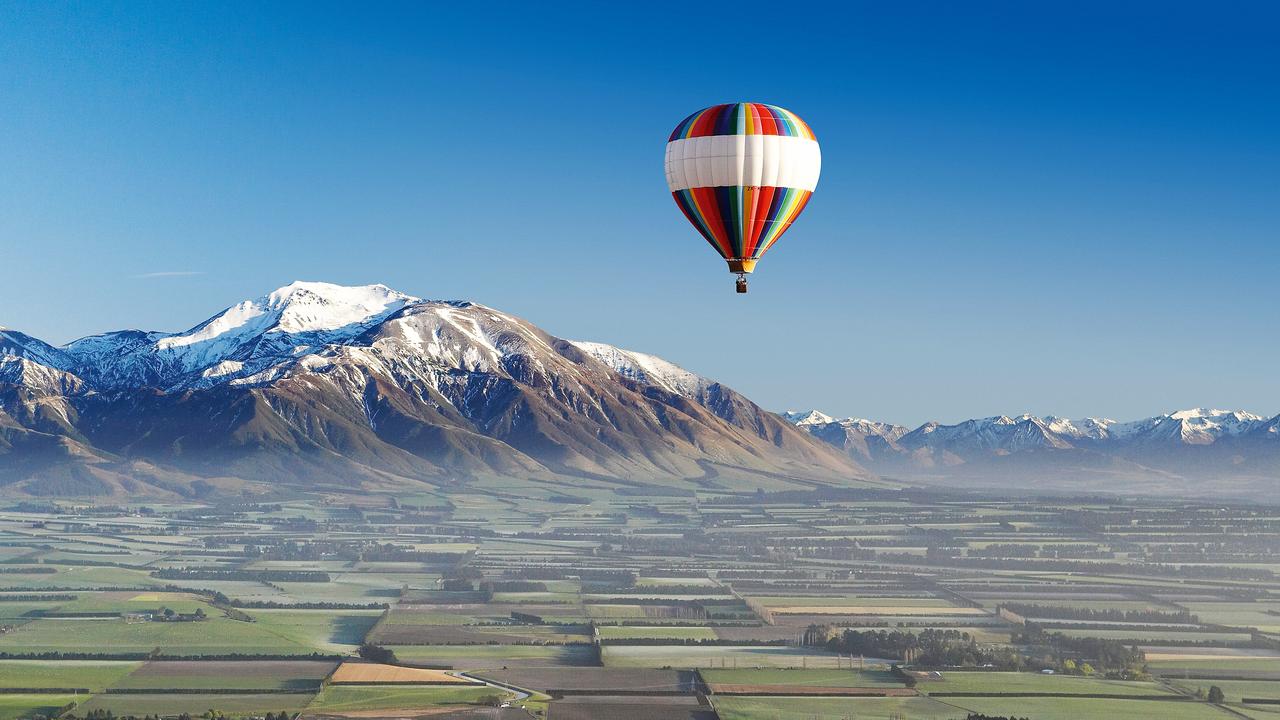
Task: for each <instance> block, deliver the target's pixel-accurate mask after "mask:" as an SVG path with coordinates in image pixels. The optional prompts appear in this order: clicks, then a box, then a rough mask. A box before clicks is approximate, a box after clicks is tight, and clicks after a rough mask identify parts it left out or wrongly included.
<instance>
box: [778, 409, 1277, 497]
mask: <svg viewBox="0 0 1280 720" xmlns="http://www.w3.org/2000/svg"><path fill="white" fill-rule="evenodd" d="M782 416H783V417H784V418H786V419H787V420H788V421H789V422H791V423H793V424H794V425H796V426H797V427H799V428H801V429H803V430H805V431H806V432H808V433H810V434H811V435H813V436H814V437H816V438H818V439H820V440H823V441H824V442H827V443H828V444H830V445H832V446H834V447H837V448H839V449H841V450H843V451H844V452H845V453H846V454H848V455H850V457H853V458H855V459H857V460H858V461H859V462H860V463H862V464H864V465H866V466H867V467H868V468H870V469H872V470H873V471H876V472H878V473H881V474H883V475H892V476H894V477H898V478H904V479H914V480H927V481H934V482H937V481H957V482H968V483H973V482H983V481H986V482H990V483H992V484H1010V483H1014V482H1041V483H1048V482H1053V483H1056V484H1058V485H1062V484H1068V483H1069V484H1072V485H1073V486H1075V487H1077V488H1080V489H1096V490H1101V489H1103V488H1105V486H1106V485H1107V483H1110V482H1114V481H1116V480H1122V479H1128V480H1134V481H1135V485H1134V487H1142V486H1144V484H1145V485H1147V486H1155V485H1158V484H1167V485H1170V486H1172V487H1174V488H1176V490H1177V491H1178V492H1184V493H1191V494H1199V493H1201V492H1206V493H1211V492H1219V491H1223V490H1226V491H1229V492H1235V493H1244V494H1249V495H1266V494H1269V493H1273V492H1274V491H1275V489H1276V485H1277V481H1278V480H1280V415H1276V416H1274V417H1271V418H1266V417H1263V416H1260V415H1255V414H1253V413H1249V412H1245V411H1242V410H1216V409H1205V408H1192V409H1188V410H1177V411H1173V412H1168V413H1164V414H1162V415H1156V416H1152V417H1149V418H1143V419H1140V420H1134V421H1129V422H1117V421H1115V420H1111V419H1108V418H1084V419H1080V420H1068V419H1065V418H1060V417H1055V416H1044V417H1039V416H1035V415H1031V414H1029V413H1028V414H1023V415H1018V416H1012V417H1011V416H1007V415H998V416H992V417H986V418H974V419H970V420H964V421H961V422H958V423H954V424H949V425H948V424H942V423H938V422H926V423H923V424H921V425H920V426H919V427H916V428H914V429H911V428H907V427H905V426H902V425H893V424H889V423H877V422H873V421H869V420H864V419H860V418H844V419H836V418H834V417H832V416H830V415H827V414H825V413H822V412H820V411H816V410H810V411H787V412H784V413H783V414H782ZM1205 483H1208V484H1205ZM1197 485H1203V487H1197Z"/></svg>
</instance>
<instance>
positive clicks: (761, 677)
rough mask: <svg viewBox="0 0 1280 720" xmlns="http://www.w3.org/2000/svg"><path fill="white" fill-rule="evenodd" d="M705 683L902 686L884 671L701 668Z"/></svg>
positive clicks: (890, 674)
mask: <svg viewBox="0 0 1280 720" xmlns="http://www.w3.org/2000/svg"><path fill="white" fill-rule="evenodd" d="M701 674H702V678H703V680H706V681H707V682H708V683H721V684H727V685H799V686H804V687H831V688H844V687H898V688H900V687H903V683H902V680H900V679H898V678H897V677H895V676H894V675H893V674H892V673H890V672H889V671H887V670H862V671H856V670H786V669H768V670H702V671H701Z"/></svg>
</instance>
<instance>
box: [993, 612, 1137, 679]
mask: <svg viewBox="0 0 1280 720" xmlns="http://www.w3.org/2000/svg"><path fill="white" fill-rule="evenodd" d="M1013 642H1014V643H1015V644H1023V645H1029V646H1032V647H1037V648H1045V649H1047V650H1048V655H1049V656H1050V657H1057V658H1082V659H1086V660H1088V661H1089V662H1090V663H1092V664H1093V665H1094V666H1096V667H1098V668H1102V669H1104V670H1127V669H1129V668H1134V667H1139V666H1141V665H1142V664H1143V662H1144V661H1145V660H1146V655H1145V654H1143V652H1142V650H1140V649H1138V647H1137V646H1136V645H1133V646H1126V645H1125V644H1124V643H1122V642H1120V641H1119V640H1108V639H1103V638H1092V637H1072V636H1069V635H1064V634H1062V633H1059V632H1046V631H1045V630H1044V628H1042V627H1040V626H1039V625H1037V624H1036V623H1027V624H1026V625H1025V626H1023V628H1022V631H1021V632H1015V633H1014V634H1013ZM1063 664H1065V660H1064V661H1063Z"/></svg>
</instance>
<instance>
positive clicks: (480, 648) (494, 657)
mask: <svg viewBox="0 0 1280 720" xmlns="http://www.w3.org/2000/svg"><path fill="white" fill-rule="evenodd" d="M388 648H389V649H390V650H392V651H393V652H395V654H396V658H397V659H398V660H399V661H400V662H402V663H406V664H410V665H412V664H421V665H432V666H449V667H453V668H456V669H459V670H492V669H494V668H500V667H503V666H504V665H508V664H510V665H512V666H519V667H556V666H560V665H588V664H590V663H591V659H592V658H593V657H594V653H593V652H592V648H589V647H585V646H582V645H391V646H388Z"/></svg>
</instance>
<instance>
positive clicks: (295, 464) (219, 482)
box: [0, 282, 868, 495]
mask: <svg viewBox="0 0 1280 720" xmlns="http://www.w3.org/2000/svg"><path fill="white" fill-rule="evenodd" d="M867 476H868V475H867V473H866V472H865V471H864V470H863V469H862V468H861V467H860V466H859V465H858V463H857V462H856V461H855V460H853V459H852V458H851V457H850V456H848V455H846V454H844V453H841V452H839V451H837V450H836V449H834V448H832V447H830V446H829V445H827V444H826V443H823V442H820V441H818V440H816V439H814V438H812V437H811V436H810V435H808V434H807V433H805V432H802V431H800V430H798V429H796V428H795V427H793V426H792V425H791V424H790V423H787V422H785V421H784V420H783V419H781V418H779V417H778V416H776V415H774V414H772V413H769V412H766V411H764V410H762V409H761V408H760V407H758V406H757V405H755V404H754V403H752V402H751V401H750V400H748V399H747V398H745V397H743V396H742V395H740V394H738V393H736V392H734V391H733V390H731V389H730V388H727V387H724V386H723V385H720V384H719V383H716V382H715V381H713V380H709V379H707V378H702V377H699V376H697V375H695V374H693V373H690V372H688V371H686V370H683V369H681V368H679V367H677V366H675V365H673V364H671V363H668V362H666V361H664V360H661V359H659V358H655V357H653V356H650V355H644V354H641V353H633V352H628V351H624V350H619V349H617V348H613V347H610V346H607V345H600V344H596V343H585V342H582V343H575V342H569V341H566V340H563V339H560V338H556V337H553V336H551V335H548V334H547V333H545V332H543V331H542V330H540V329H538V328H537V327H535V326H533V325H531V324H529V323H527V322H525V321H523V320H520V319H519V318H516V317H513V316H511V315H508V314H505V313H503V312H500V311H498V310H494V309H492V308H488V307H485V306H483V305H479V304H475V303H469V302H442V301H424V300H420V299H418V298H414V297H411V296H408V295H405V294H403V293H399V292H396V291H394V290H392V289H390V288H387V287H385V286H382V285H372V286H366V287H342V286H337V285H330V284H326V283H304V282H297V283H293V284H291V285H288V286H286V287H283V288H280V289H278V290H276V291H274V292H272V293H269V294H268V295H265V296H263V297H261V298H258V299H256V300H248V301H244V302H241V303H238V304H236V305H233V306H231V307H229V308H227V309H226V310H224V311H222V312H221V313H218V314H217V315H215V316H213V317H211V318H209V319H208V320H206V321H204V322H202V323H200V324H198V325H196V326H194V327H192V328H191V329H189V330H186V331H183V332H179V333H159V332H145V331H137V330H125V331H119V332H111V333H105V334H102V335H95V336H91V337H87V338H83V339H80V340H76V341H75V342H72V343H69V344H67V345H65V346H62V347H54V346H52V345H49V344H48V343H45V342H42V341H40V340H38V339H36V338H33V337H31V336H29V335H26V334H23V333H21V332H18V331H15V330H8V329H2V328H0V483H3V484H4V486H5V487H7V488H8V489H9V491H11V492H25V493H29V494H37V495H39V494H58V495H91V494H113V493H141V494H157V493H159V494H168V495H192V494H201V493H210V492H218V491H228V492H230V491H238V490H244V489H246V488H248V489H260V488H262V487H267V486H270V485H280V484H283V485H288V486H300V487H310V488H316V487H321V488H322V487H325V486H330V485H332V486H341V487H347V488H349V487H352V486H358V485H364V486H389V487H399V486H404V487H418V486H419V485H420V484H421V483H426V484H427V485H429V486H432V487H438V486H447V485H453V484H459V483H483V482H491V481H495V479H507V480H511V479H519V480H521V481H524V482H530V483H542V484H543V486H545V487H547V488H552V489H549V490H548V491H547V492H548V493H554V492H558V490H555V489H554V488H556V487H557V486H563V485H566V483H567V484H568V485H573V484H579V485H581V484H582V483H587V484H601V485H611V486H615V487H625V486H628V485H649V484H660V485H672V486H679V487H685V488H688V487H693V486H695V485H697V484H704V485H706V484H710V485H716V484H720V485H727V486H740V487H743V488H745V489H750V490H754V489H755V488H756V487H760V486H764V487H774V486H778V485H789V484H797V483H798V484H802V485H804V484H813V483H836V484H838V483H844V482H849V481H853V480H856V479H859V478H866V477H867Z"/></svg>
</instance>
